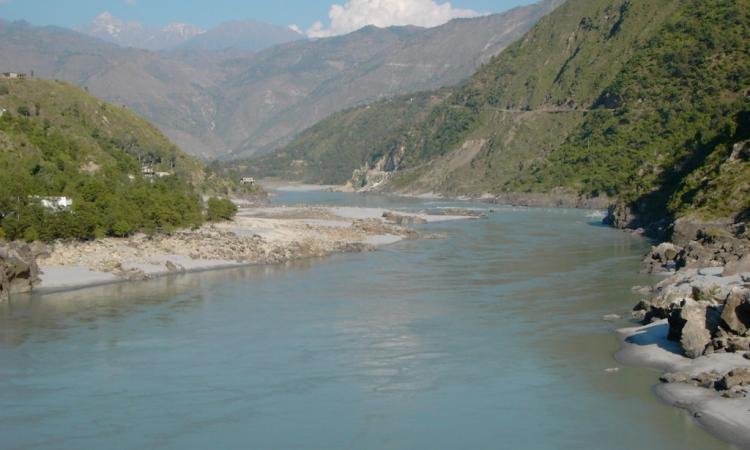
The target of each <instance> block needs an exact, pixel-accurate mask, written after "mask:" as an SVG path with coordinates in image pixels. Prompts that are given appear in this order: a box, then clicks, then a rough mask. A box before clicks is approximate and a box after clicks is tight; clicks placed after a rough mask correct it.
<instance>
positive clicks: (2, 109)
mask: <svg viewBox="0 0 750 450" xmlns="http://www.w3.org/2000/svg"><path fill="white" fill-rule="evenodd" d="M7 112H8V110H7V109H5V108H0V117H3V114H5V113H7Z"/></svg>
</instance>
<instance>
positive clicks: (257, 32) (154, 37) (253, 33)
mask: <svg viewBox="0 0 750 450" xmlns="http://www.w3.org/2000/svg"><path fill="white" fill-rule="evenodd" d="M75 30H76V31H79V32H81V33H84V34H86V35H89V36H91V37H95V38H98V39H102V40H104V41H107V42H111V43H113V44H117V45H119V46H121V47H133V48H138V49H143V50H151V51H161V50H176V49H183V50H190V49H195V50H228V49H239V50H251V51H259V50H263V49H265V48H268V47H272V46H274V45H278V44H283V43H286V42H291V41H296V40H298V39H304V38H305V36H304V35H302V34H299V33H297V32H296V31H293V30H292V29H291V28H289V27H282V26H278V25H270V24H267V23H263V22H258V21H254V20H244V21H240V20H236V21H230V22H224V23H221V24H219V25H217V26H216V27H213V28H211V29H208V30H205V29H203V28H201V27H199V26H197V25H191V24H187V23H179V22H175V23H170V24H167V25H165V26H163V27H152V26H148V25H144V24H142V23H140V22H134V21H131V22H128V21H124V20H121V19H119V18H117V17H115V16H113V15H112V14H111V13H109V12H103V13H101V14H99V15H98V16H96V17H95V18H94V20H93V21H92V22H91V23H90V24H88V25H84V26H81V27H77V28H76V29H75Z"/></svg>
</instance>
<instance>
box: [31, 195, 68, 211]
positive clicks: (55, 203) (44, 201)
mask: <svg viewBox="0 0 750 450" xmlns="http://www.w3.org/2000/svg"><path fill="white" fill-rule="evenodd" d="M33 198H35V199H37V200H39V203H41V205H42V208H44V209H48V210H51V211H67V210H69V209H70V208H72V207H73V199H72V198H70V197H33Z"/></svg>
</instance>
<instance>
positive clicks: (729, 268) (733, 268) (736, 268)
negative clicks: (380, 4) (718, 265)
mask: <svg viewBox="0 0 750 450" xmlns="http://www.w3.org/2000/svg"><path fill="white" fill-rule="evenodd" d="M740 273H750V254H747V255H744V256H743V257H742V258H740V259H739V260H738V261H734V262H730V263H729V264H727V265H726V266H724V276H726V277H728V276H732V275H737V274H740Z"/></svg>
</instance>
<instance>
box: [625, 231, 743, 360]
mask: <svg viewBox="0 0 750 450" xmlns="http://www.w3.org/2000/svg"><path fill="white" fill-rule="evenodd" d="M695 234H696V238H697V240H690V241H688V242H687V243H686V244H685V245H684V246H679V245H676V244H673V243H669V242H665V243H662V244H659V245H658V246H655V247H653V248H652V249H651V252H650V253H649V254H648V255H647V256H646V258H645V260H644V263H645V266H646V271H648V272H650V273H658V272H672V275H671V276H669V277H668V278H666V279H664V280H662V281H661V282H660V283H658V284H657V285H656V286H655V287H654V288H653V289H651V290H650V293H649V297H648V298H646V299H644V300H642V301H641V302H640V303H639V304H638V305H637V306H636V307H635V312H634V314H635V315H636V316H637V317H638V318H640V319H641V320H642V321H643V322H644V323H650V322H652V321H655V320H660V319H667V320H668V323H669V336H668V338H669V339H670V340H673V341H677V342H679V343H680V345H681V346H682V348H683V350H684V352H685V355H686V356H688V357H690V358H697V357H699V356H702V355H706V354H711V353H714V352H740V351H750V241H748V240H746V239H742V238H737V237H734V236H716V235H714V234H712V233H706V232H705V231H703V230H697V231H696V232H695Z"/></svg>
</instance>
